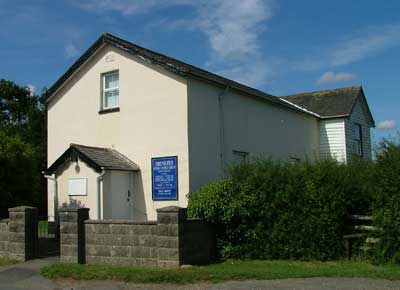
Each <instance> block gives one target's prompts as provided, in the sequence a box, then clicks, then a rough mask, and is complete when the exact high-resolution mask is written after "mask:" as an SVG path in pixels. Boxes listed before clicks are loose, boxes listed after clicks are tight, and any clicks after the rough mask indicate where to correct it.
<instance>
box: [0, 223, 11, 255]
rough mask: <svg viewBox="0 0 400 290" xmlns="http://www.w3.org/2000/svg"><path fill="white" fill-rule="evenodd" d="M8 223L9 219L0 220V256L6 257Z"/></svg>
mask: <svg viewBox="0 0 400 290" xmlns="http://www.w3.org/2000/svg"><path fill="white" fill-rule="evenodd" d="M8 223H9V219H4V220H0V257H2V258H8Z"/></svg>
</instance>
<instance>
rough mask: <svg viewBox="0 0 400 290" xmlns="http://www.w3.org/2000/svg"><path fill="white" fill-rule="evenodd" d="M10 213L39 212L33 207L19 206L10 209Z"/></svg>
mask: <svg viewBox="0 0 400 290" xmlns="http://www.w3.org/2000/svg"><path fill="white" fill-rule="evenodd" d="M8 211H9V212H16V211H17V212H22V211H37V208H36V207H31V206H17V207H12V208H9V209H8Z"/></svg>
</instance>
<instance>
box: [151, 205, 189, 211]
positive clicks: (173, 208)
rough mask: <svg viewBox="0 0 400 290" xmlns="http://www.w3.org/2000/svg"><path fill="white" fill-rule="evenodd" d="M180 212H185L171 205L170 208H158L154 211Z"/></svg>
mask: <svg viewBox="0 0 400 290" xmlns="http://www.w3.org/2000/svg"><path fill="white" fill-rule="evenodd" d="M181 210H186V208H183V207H179V206H174V205H172V206H166V207H162V208H158V209H157V210H156V211H157V212H179V211H181Z"/></svg>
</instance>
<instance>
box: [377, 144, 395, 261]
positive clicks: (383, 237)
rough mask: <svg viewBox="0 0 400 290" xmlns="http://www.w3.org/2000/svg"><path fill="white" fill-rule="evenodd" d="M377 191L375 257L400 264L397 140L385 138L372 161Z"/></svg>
mask: <svg viewBox="0 0 400 290" xmlns="http://www.w3.org/2000/svg"><path fill="white" fill-rule="evenodd" d="M376 184H377V190H378V191H379V194H378V198H377V199H376V202H375V205H374V218H375V219H374V220H375V225H376V226H377V227H378V228H380V229H381V231H380V232H379V240H380V241H379V243H378V244H377V247H376V249H375V258H376V259H377V260H378V261H379V262H396V263H400V143H399V142H394V141H388V140H385V141H383V142H382V143H381V144H380V148H379V150H378V153H377V160H376Z"/></svg>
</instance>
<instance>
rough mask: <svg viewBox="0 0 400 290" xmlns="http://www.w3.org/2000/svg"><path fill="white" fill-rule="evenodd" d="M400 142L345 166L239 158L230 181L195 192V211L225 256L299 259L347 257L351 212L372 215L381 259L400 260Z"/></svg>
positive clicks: (375, 253) (377, 256) (376, 256)
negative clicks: (209, 227)
mask: <svg viewBox="0 0 400 290" xmlns="http://www.w3.org/2000/svg"><path fill="white" fill-rule="evenodd" d="M399 141H400V139H399ZM399 141H397V142H396V141H389V140H383V141H382V142H381V143H380V145H379V147H378V149H377V151H376V153H375V156H376V158H375V160H374V161H365V160H361V159H357V158H353V159H352V161H351V162H350V163H348V164H346V165H345V164H340V163H338V162H336V161H333V160H322V161H318V162H314V163H312V162H307V161H306V162H299V163H290V162H282V161H273V160H262V159H260V160H255V161H252V162H250V163H242V164H236V165H234V166H233V167H232V168H231V169H230V171H229V174H228V177H227V178H226V179H225V180H221V181H217V182H213V183H210V184H208V185H206V186H203V187H201V188H200V189H199V190H198V191H196V192H192V193H190V194H189V215H191V216H193V217H200V218H203V219H205V220H207V221H208V222H210V223H212V224H213V225H214V226H215V228H216V233H217V241H218V249H219V254H220V256H221V258H223V259H225V258H257V259H300V260H331V259H337V258H341V257H343V255H344V248H343V240H342V237H343V234H344V233H345V227H346V224H348V216H349V215H351V214H359V215H360V214H361V215H373V217H374V225H375V226H376V228H377V229H378V232H377V237H378V238H379V239H378V240H379V242H378V243H377V244H376V246H375V248H374V249H373V258H374V260H375V261H379V262H396V263H400V142H399Z"/></svg>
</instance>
